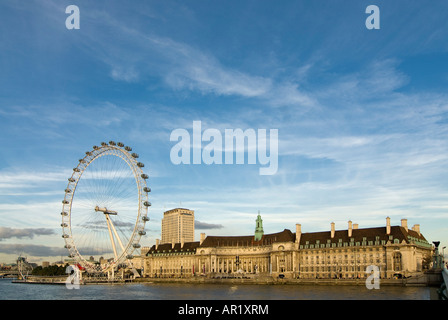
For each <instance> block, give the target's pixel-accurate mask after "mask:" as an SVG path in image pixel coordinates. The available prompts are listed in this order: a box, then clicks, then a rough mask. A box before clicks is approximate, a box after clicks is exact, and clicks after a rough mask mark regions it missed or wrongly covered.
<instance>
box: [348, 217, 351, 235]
mask: <svg viewBox="0 0 448 320" xmlns="http://www.w3.org/2000/svg"><path fill="white" fill-rule="evenodd" d="M348 236H349V237H351V236H352V221H351V220H349V221H348Z"/></svg>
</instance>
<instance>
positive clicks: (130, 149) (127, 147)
mask: <svg viewBox="0 0 448 320" xmlns="http://www.w3.org/2000/svg"><path fill="white" fill-rule="evenodd" d="M124 150H126V151H132V148H131V147H129V146H126V147H124Z"/></svg>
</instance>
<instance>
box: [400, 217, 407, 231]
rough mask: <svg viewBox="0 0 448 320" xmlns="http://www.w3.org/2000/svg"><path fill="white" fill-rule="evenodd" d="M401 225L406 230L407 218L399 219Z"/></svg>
mask: <svg viewBox="0 0 448 320" xmlns="http://www.w3.org/2000/svg"><path fill="white" fill-rule="evenodd" d="M401 226H402V227H403V228H405V229H406V232H408V219H401Z"/></svg>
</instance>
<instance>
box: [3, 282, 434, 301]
mask: <svg viewBox="0 0 448 320" xmlns="http://www.w3.org/2000/svg"><path fill="white" fill-rule="evenodd" d="M435 290H436V288H429V287H393V286H382V287H380V289H378V290H375V289H372V290H369V289H367V288H366V287H365V286H311V285H249V284H247V285H246V284H241V285H236V284H175V283H165V284H159V283H157V284H155V283H154V284H152V283H144V284H142V283H135V284H116V285H85V286H81V287H80V289H72V290H69V289H67V288H66V287H65V286H64V285H43V284H20V283H12V282H11V280H10V279H0V299H1V300H8V299H14V300H34V299H39V300H53V299H57V300H70V299H76V300H80V299H81V300H204V299H205V300H316V299H321V300H341V299H343V300H350V299H356V300H430V299H432V298H433V297H434V292H435Z"/></svg>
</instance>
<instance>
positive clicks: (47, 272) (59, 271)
mask: <svg viewBox="0 0 448 320" xmlns="http://www.w3.org/2000/svg"><path fill="white" fill-rule="evenodd" d="M67 266H68V264H66V265H65V266H60V267H59V266H56V265H53V266H48V267H45V268H44V267H42V266H38V267H36V268H34V269H33V271H32V272H31V274H32V275H33V276H63V275H67V273H66V272H65V270H66V269H67Z"/></svg>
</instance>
